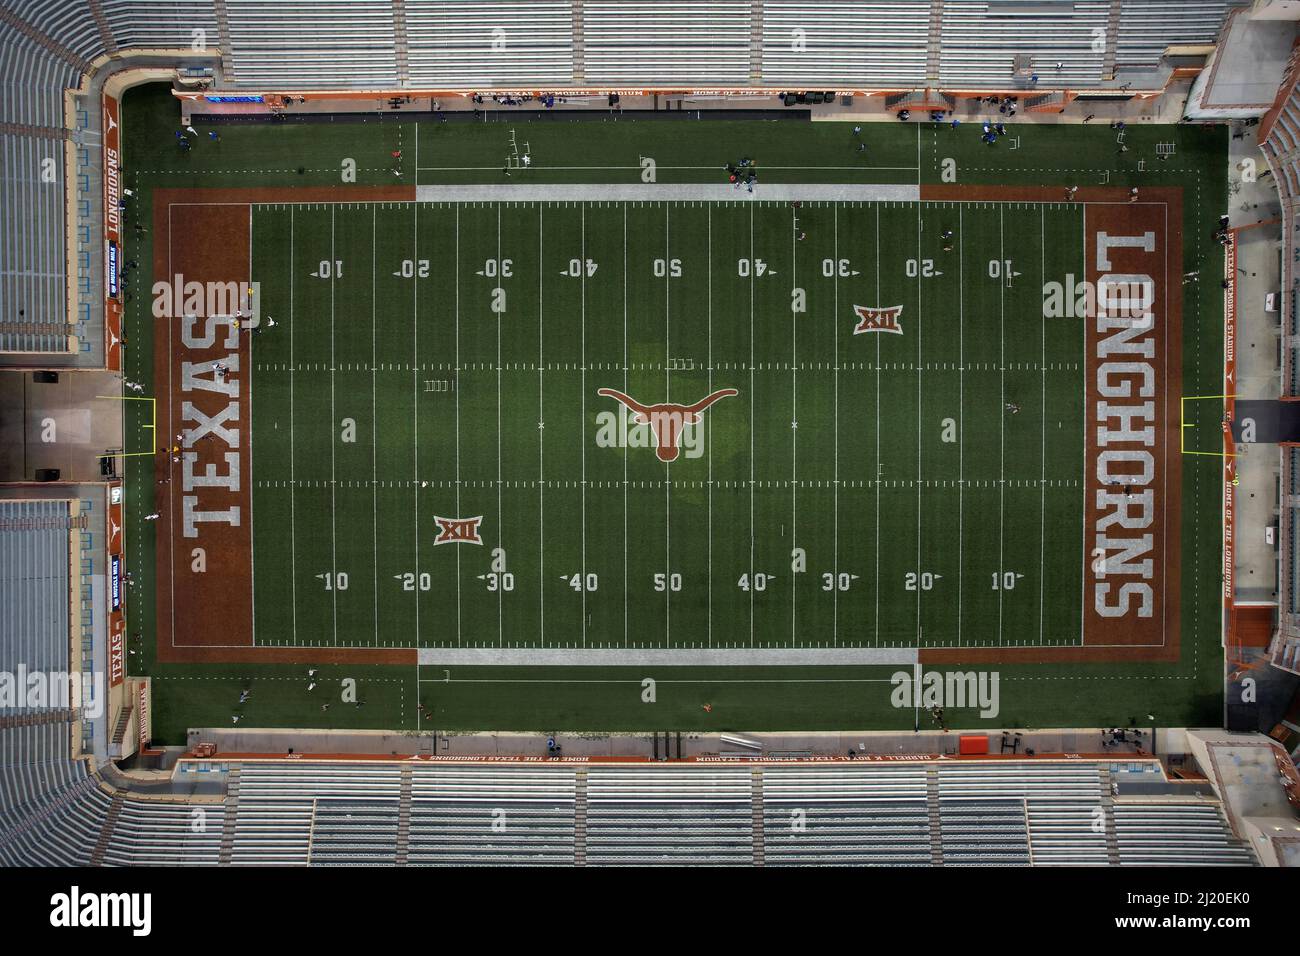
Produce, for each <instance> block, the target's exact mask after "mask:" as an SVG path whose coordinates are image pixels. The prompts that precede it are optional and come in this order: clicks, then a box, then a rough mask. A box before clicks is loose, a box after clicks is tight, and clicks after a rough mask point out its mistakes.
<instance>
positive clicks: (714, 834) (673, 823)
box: [586, 765, 753, 866]
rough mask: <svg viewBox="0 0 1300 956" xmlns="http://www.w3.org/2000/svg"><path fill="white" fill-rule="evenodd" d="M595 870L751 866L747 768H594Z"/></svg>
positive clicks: (591, 845) (591, 830) (589, 854)
mask: <svg viewBox="0 0 1300 956" xmlns="http://www.w3.org/2000/svg"><path fill="white" fill-rule="evenodd" d="M587 800H588V806H587V841H586V842H587V846H586V861H587V863H588V864H590V865H602V864H605V865H612V864H624V865H634V866H648V865H654V864H670V865H672V864H676V865H681V864H683V863H689V864H691V865H700V864H721V863H730V864H737V863H743V864H747V863H749V862H750V861H751V859H752V857H753V807H752V796H751V782H750V777H749V773H748V772H747V768H743V767H741V768H734V767H717V768H714V767H704V768H697V767H653V766H652V767H612V766H599V765H597V766H593V767H592V768H591V769H590V771H589V773H588V781H587Z"/></svg>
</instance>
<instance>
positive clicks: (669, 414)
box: [596, 388, 740, 462]
mask: <svg viewBox="0 0 1300 956" xmlns="http://www.w3.org/2000/svg"><path fill="white" fill-rule="evenodd" d="M596 394H597V395H602V396H604V397H606V398H612V399H614V400H615V401H616V402H618V403H619V404H621V405H623V406H624V407H625V408H627V409H628V410H629V411H631V412H632V417H633V418H634V419H635V420H636V423H637V424H638V425H649V426H650V430H651V431H652V432H653V433H654V436H655V456H656V457H657V458H658V459H659V460H660V461H664V462H668V461H676V460H677V454H678V451H679V447H678V445H679V442H680V440H681V437H682V431H683V429H684V428H685V427H686V426H687V425H698V424H699V423H700V422H701V421H702V420H703V418H704V410H705V409H706V408H708V407H709V406H710V405H712V404H713V403H714V402H720V401H722V400H723V399H724V398H731V397H732V396H734V395H739V394H740V392H738V391H736V389H734V388H720V389H718V390H717V391H716V392H713V393H711V394H709V395H706V396H705V397H704V398H702V399H700V400H699V401H698V402H696V403H695V404H694V405H678V404H676V403H673V402H661V403H660V404H658V405H642V404H641V403H640V402H638V401H637V400H636V399H634V398H632V397H630V396H628V395H624V394H623V393H622V392H620V391H617V390H615V389H612V388H601V389H597V390H596Z"/></svg>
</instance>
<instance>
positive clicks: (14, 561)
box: [0, 500, 81, 717]
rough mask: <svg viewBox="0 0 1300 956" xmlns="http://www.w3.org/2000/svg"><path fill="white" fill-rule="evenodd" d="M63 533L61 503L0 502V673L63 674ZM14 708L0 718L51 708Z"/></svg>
mask: <svg viewBox="0 0 1300 956" xmlns="http://www.w3.org/2000/svg"><path fill="white" fill-rule="evenodd" d="M69 535H70V529H69V506H68V502H67V501H66V500H50V501H39V500H32V501H23V500H0V670H3V671H5V672H8V673H10V674H13V673H16V672H17V670H18V668H19V667H23V668H26V669H27V671H28V672H38V673H48V672H57V673H60V674H65V673H66V672H67V671H68V648H69V639H70V634H71V631H70V628H71V619H70V617H71V615H70V607H69V596H70V594H71V593H72V591H71V583H72V582H71V581H70V580H69V577H70V575H71V572H72V568H71V564H70V561H71V553H70V548H71V542H70V536H69ZM77 559H78V561H80V560H81V556H80V555H78V556H77ZM16 704H17V706H15V707H13V708H9V707H5V708H0V717H6V716H22V715H26V714H30V713H38V712H40V711H42V710H47V709H51V708H50V707H49V706H46V707H29V706H27V704H26V702H25V701H23V700H19V701H17V702H16Z"/></svg>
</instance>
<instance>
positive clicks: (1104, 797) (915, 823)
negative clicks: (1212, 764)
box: [0, 737, 1253, 866]
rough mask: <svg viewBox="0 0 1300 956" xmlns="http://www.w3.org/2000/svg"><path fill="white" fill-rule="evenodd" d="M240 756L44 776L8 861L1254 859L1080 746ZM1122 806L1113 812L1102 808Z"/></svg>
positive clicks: (7, 830)
mask: <svg viewBox="0 0 1300 956" xmlns="http://www.w3.org/2000/svg"><path fill="white" fill-rule="evenodd" d="M4 743H5V740H4V738H3V737H0V757H3V755H4V750H3V747H4ZM223 769H225V770H226V771H227V773H228V778H227V779H228V781H229V791H228V794H229V795H228V797H227V801H226V805H225V808H223V807H221V806H220V805H216V804H205V805H203V806H201V807H195V806H186V805H184V804H181V803H180V802H161V803H157V802H152V801H149V802H146V801H144V800H139V799H135V798H127V799H123V798H122V797H120V796H119V797H117V798H114V797H112V796H111V795H109V794H108V793H106V792H105V790H104V789H102V788H100V787H98V786H96V785H95V783H94V781H93V780H90V779H87V778H85V777H84V774H80V775H78V774H77V773H73V774H72V775H71V776H70V777H69V778H68V779H60V780H57V781H51V782H48V783H42V784H41V785H38V786H34V787H33V789H34V790H36V791H37V793H38V795H37V796H36V797H34V798H30V799H28V800H27V801H26V803H27V805H28V808H29V810H31V811H32V812H33V814H34V816H35V821H34V822H31V823H26V824H24V823H22V821H21V819H18V822H17V823H16V824H15V822H14V821H15V819H16V817H17V815H15V814H14V813H11V812H10V813H6V812H3V811H0V837H6V836H7V839H0V845H7V849H5V850H0V861H3V862H7V863H17V862H37V861H39V862H70V863H71V862H88V861H92V860H93V861H94V862H104V863H109V864H114V863H122V864H130V863H146V862H152V863H168V862H187V863H196V864H215V863H218V862H229V863H232V864H234V865H251V866H255V865H314V866H333V865H371V866H391V865H394V864H396V863H403V864H406V865H453V864H473V865H516V866H522V865H537V864H559V865H568V864H572V863H574V862H584V863H586V864H588V865H593V866H599V865H640V866H644V865H742V866H745V865H750V864H751V863H753V862H754V861H755V859H756V857H758V856H759V854H761V855H762V859H763V862H764V863H765V865H769V866H771V865H819V864H820V865H884V866H900V865H927V864H930V863H932V862H940V861H941V862H943V863H944V864H945V865H985V866H987V865H1028V864H1035V865H1051V864H1071V865H1078V864H1090V865H1105V864H1107V863H1110V862H1114V861H1115V860H1116V859H1118V861H1119V862H1120V863H1121V864H1124V865H1152V864H1174V865H1238V866H1240V865H1251V864H1252V863H1253V859H1252V856H1251V854H1250V851H1249V850H1248V849H1247V848H1246V847H1245V846H1244V845H1243V844H1241V843H1240V842H1239V841H1237V840H1236V839H1234V838H1233V836H1232V834H1231V832H1230V831H1229V829H1228V826H1227V823H1226V821H1225V820H1224V818H1223V815H1222V813H1221V812H1220V810H1219V808H1218V806H1217V805H1216V804H1213V803H1209V802H1199V803H1198V802H1185V801H1177V802H1173V801H1169V802H1161V803H1155V802H1144V803H1131V802H1124V803H1115V804H1113V808H1112V807H1111V805H1110V801H1109V787H1108V784H1107V780H1108V778H1107V777H1106V773H1107V771H1106V769H1105V768H1104V766H1103V765H1098V764H1094V763H1085V762H1078V761H1072V762H1068V763H1051V762H1042V763H1024V762H1005V763H1002V762H996V763H994V762H989V763H956V762H954V763H947V764H945V763H934V764H930V763H915V764H874V763H873V764H867V763H858V764H853V765H845V764H784V765H763V766H762V767H761V768H760V767H757V766H751V765H749V764H693V765H658V764H640V765H629V764H624V765H612V764H589V765H575V764H544V765H543V764H429V763H415V762H408V763H365V762H357V763H310V762H300V761H293V760H286V761H266V762H260V761H259V762H252V763H239V764H233V765H231V766H229V767H226V768H223ZM52 805H53V806H54V809H53V810H49V809H48V808H49V807H50V806H52ZM1103 808H1106V809H1108V810H1109V812H1110V813H1111V815H1112V816H1111V826H1110V827H1109V829H1108V828H1106V827H1105V826H1102V825H1100V823H1099V821H1104V820H1105V819H1106V818H1105V816H1104V815H1103V814H1102V813H1101V812H1100V811H1101V810H1102V809H1103ZM228 813H232V814H233V816H231V817H230V818H229V824H230V825H229V826H227V817H226V814H228ZM106 819H111V827H109V828H108V829H107V830H106V829H105V824H104V821H105V820H106ZM936 836H937V838H936ZM760 845H761V849H759V847H760ZM87 848H89V849H87Z"/></svg>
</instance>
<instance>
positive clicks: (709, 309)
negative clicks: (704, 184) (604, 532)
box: [704, 206, 713, 647]
mask: <svg viewBox="0 0 1300 956" xmlns="http://www.w3.org/2000/svg"><path fill="white" fill-rule="evenodd" d="M704 209H705V213H706V219H707V222H708V228H707V230H706V233H707V236H708V257H707V258H706V259H705V261H706V262H707V263H708V264H709V267H708V268H707V269H705V270H704V271H705V274H706V275H707V277H708V279H707V281H708V293H707V296H706V300H707V301H706V308H705V312H706V315H707V325H708V343H709V344H708V368H709V371H708V394H710V395H712V394H713V207H712V206H705V207H704ZM705 454H706V455H708V465H709V472H708V474H709V492H708V497H709V525H708V565H709V598H708V610H707V620H706V622H705V628H706V630H707V633H708V646H709V647H712V646H713V442H712V441H710V442H709V446H708V448H707V449H705Z"/></svg>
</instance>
